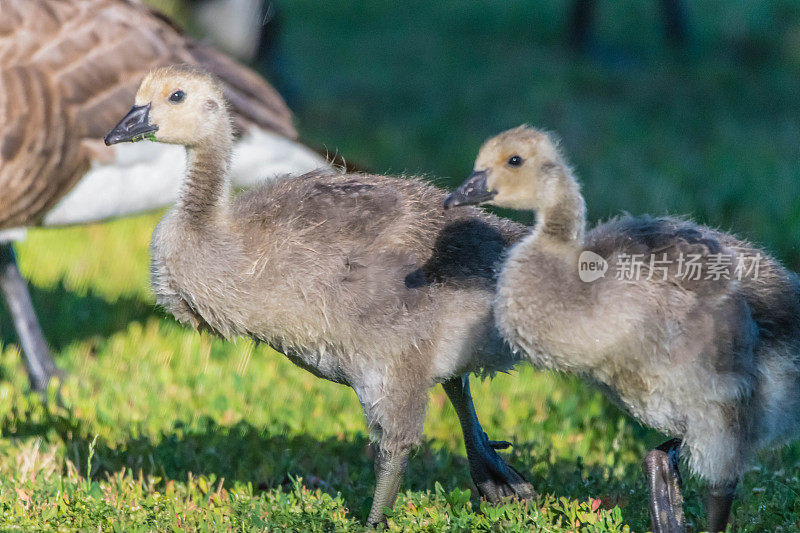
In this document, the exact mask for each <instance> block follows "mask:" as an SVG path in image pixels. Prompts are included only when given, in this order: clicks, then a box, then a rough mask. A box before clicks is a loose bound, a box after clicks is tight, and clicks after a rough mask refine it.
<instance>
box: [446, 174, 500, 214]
mask: <svg viewBox="0 0 800 533" xmlns="http://www.w3.org/2000/svg"><path fill="white" fill-rule="evenodd" d="M495 194H497V191H490V190H489V188H488V187H487V186H486V171H485V170H473V171H472V174H470V175H469V178H467V181H465V182H464V183H462V184H461V185H460V186H459V187H458V189H456V190H455V191H453V192H452V193H450V194H449V195H448V196H447V198H445V199H444V208H445V209H450V208H451V207H456V206H459V205H477V204H482V203H483V202H488V201H489V200H491V199H492V198H494V195H495Z"/></svg>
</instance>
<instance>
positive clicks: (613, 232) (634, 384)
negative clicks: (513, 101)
mask: <svg viewBox="0 0 800 533" xmlns="http://www.w3.org/2000/svg"><path fill="white" fill-rule="evenodd" d="M481 203H487V204H493V205H497V206H502V207H510V208H514V209H525V210H535V211H536V216H537V223H536V226H535V228H534V230H533V232H532V233H531V234H529V235H528V236H527V237H525V238H524V239H523V240H522V241H521V242H519V243H518V244H516V245H515V246H514V247H513V248H512V249H511V251H510V253H509V255H508V258H507V260H506V262H505V264H504V265H503V270H502V272H501V274H500V276H499V279H498V289H497V297H496V300H495V306H494V310H495V320H496V322H497V325H498V328H499V329H500V332H501V334H502V335H503V336H504V337H505V339H506V340H507V341H508V342H509V343H510V344H511V346H512V347H514V348H515V349H517V350H519V351H521V352H524V353H525V354H527V355H528V357H529V358H530V360H531V361H532V362H533V363H534V364H535V365H537V366H540V367H543V368H548V369H553V370H557V371H562V372H570V373H575V374H578V375H581V376H583V377H585V378H587V379H588V380H589V381H591V382H593V383H594V384H596V385H597V386H599V388H600V389H601V390H603V391H604V392H605V393H606V394H607V396H608V397H609V398H610V399H611V400H612V401H614V402H615V403H616V404H617V405H619V406H620V407H621V408H622V409H624V410H626V411H627V412H628V413H630V414H631V415H632V416H634V417H635V418H636V419H638V420H639V421H641V422H642V423H644V424H647V425H649V426H651V427H653V428H655V429H657V430H659V431H661V432H663V433H665V434H667V435H672V436H674V437H677V438H676V439H673V440H671V441H668V442H666V443H664V444H663V445H662V446H660V447H659V448H658V449H656V450H653V451H651V452H650V453H649V454H648V455H647V457H646V458H645V460H644V463H643V468H644V470H645V474H646V475H647V477H648V481H649V487H650V492H651V494H650V511H651V517H652V522H653V530H654V531H657V532H664V531H669V532H676V531H681V532H682V531H683V526H684V518H683V510H682V497H681V494H680V475H679V472H678V464H677V461H678V452H679V450H681V451H686V452H688V465H689V468H690V470H691V471H692V472H693V473H695V474H696V475H698V476H700V477H701V478H703V479H704V480H705V481H707V482H708V484H709V492H710V499H709V503H708V508H707V515H708V530H710V531H724V530H725V527H726V525H727V522H728V517H729V514H730V509H731V504H732V500H733V497H734V491H735V488H736V486H737V483H738V482H739V480H740V479H741V477H742V475H743V473H744V472H745V469H746V468H747V466H748V464H749V462H750V460H751V458H752V457H753V454H754V453H755V452H756V451H758V450H759V449H762V448H767V447H772V446H776V445H778V444H782V443H785V442H786V441H788V440H790V439H792V438H795V437H796V435H797V433H798V428H799V427H800V358H799V357H798V356H799V355H800V283H799V282H798V277H797V275H795V274H794V273H792V272H789V271H787V270H786V269H785V268H784V267H783V266H781V265H780V263H779V262H778V261H777V260H775V259H774V258H772V257H770V256H768V255H767V254H766V253H765V252H763V251H762V250H760V249H758V248H756V247H754V246H753V245H751V244H749V243H747V242H744V241H741V240H739V239H737V238H736V237H734V236H732V235H729V234H726V233H722V232H719V231H716V230H713V229H710V228H707V227H704V226H700V225H697V224H694V223H692V222H689V221H686V220H681V219H678V218H668V217H664V218H653V217H649V216H639V217H632V216H623V217H619V218H616V219H613V220H611V221H610V222H607V223H604V224H600V225H598V226H597V227H595V228H594V229H592V230H590V231H589V232H588V233H587V232H585V225H586V216H585V209H584V200H583V197H582V195H581V192H580V188H579V185H578V182H577V181H576V179H575V177H574V176H573V173H572V171H571V169H570V167H569V166H568V165H567V163H566V162H565V160H564V157H563V156H562V155H561V153H559V150H558V149H557V147H556V145H555V144H554V142H553V141H552V140H551V139H550V138H549V137H548V136H547V135H546V134H544V133H542V132H540V131H537V130H535V129H533V128H530V127H526V126H521V127H518V128H515V129H512V130H509V131H506V132H504V133H502V134H500V135H498V136H497V137H494V138H492V139H490V140H489V141H487V142H486V143H485V144H484V145H483V147H482V148H481V150H480V152H479V154H478V158H477V160H476V162H475V166H474V170H473V172H472V174H471V175H470V177H469V179H467V181H465V182H464V183H463V184H462V185H461V186H460V187H459V188H458V189H457V190H456V191H455V192H454V193H452V194H451V195H449V196H448V197H447V199H446V200H445V207H446V208H447V207H454V206H458V205H466V204H481ZM636 261H638V263H636ZM636 265H638V267H637V266H636ZM690 265H693V266H691V269H692V270H689V269H690ZM724 267H727V273H726V269H725V268H724Z"/></svg>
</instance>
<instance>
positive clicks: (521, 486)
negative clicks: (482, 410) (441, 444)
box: [442, 376, 536, 502]
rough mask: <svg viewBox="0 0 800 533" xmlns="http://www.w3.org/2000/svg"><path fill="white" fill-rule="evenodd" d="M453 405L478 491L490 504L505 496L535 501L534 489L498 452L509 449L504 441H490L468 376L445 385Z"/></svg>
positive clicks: (451, 380)
mask: <svg viewBox="0 0 800 533" xmlns="http://www.w3.org/2000/svg"><path fill="white" fill-rule="evenodd" d="M442 387H444V390H445V392H446V393H447V397H448V398H449V399H450V402H451V403H452V404H453V407H454V408H455V410H456V414H457V415H458V420H459V421H460V422H461V430H462V431H463V432H464V445H465V447H466V449H467V459H468V460H469V471H470V474H471V475H472V481H473V482H474V483H475V486H476V487H478V492H479V493H480V494H481V496H483V497H484V498H486V499H487V500H489V501H490V502H498V501H500V500H501V499H502V498H504V497H506V496H516V497H517V498H522V499H528V498H535V497H536V491H534V490H533V486H532V485H531V484H530V483H528V482H527V481H525V478H524V477H522V475H521V474H520V473H519V472H517V471H516V470H515V469H514V468H512V467H511V466H509V465H507V464H506V463H505V462H504V461H503V459H502V458H501V457H500V455H498V453H497V452H496V451H495V450H500V449H503V448H508V447H509V446H511V444H510V443H508V442H505V441H499V442H498V441H490V440H489V438H488V437H487V435H486V433H485V432H484V431H483V428H482V427H481V423H480V421H478V415H477V414H476V413H475V406H474V405H473V404H472V396H470V393H469V376H464V377H463V378H461V377H458V378H452V379H450V380H448V381H445V382H444V383H442Z"/></svg>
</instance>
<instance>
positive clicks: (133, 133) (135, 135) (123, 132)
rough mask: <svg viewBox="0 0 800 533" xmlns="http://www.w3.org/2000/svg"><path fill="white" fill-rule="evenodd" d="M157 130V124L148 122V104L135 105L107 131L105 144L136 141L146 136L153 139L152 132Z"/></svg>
mask: <svg viewBox="0 0 800 533" xmlns="http://www.w3.org/2000/svg"><path fill="white" fill-rule="evenodd" d="M157 131H158V126H156V125H155V124H150V104H147V105H135V106H133V107H132V108H131V110H130V111H128V114H127V115H125V116H124V117H122V120H120V121H119V124H117V125H116V126H115V127H114V129H113V130H111V131H109V132H108V135H106V138H105V141H106V146H111V145H112V144H117V143H121V142H128V141H130V142H136V141H141V140H144V139H146V138H152V139H155V137H154V136H153V133H155V132H157Z"/></svg>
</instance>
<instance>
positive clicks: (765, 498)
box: [0, 0, 800, 532]
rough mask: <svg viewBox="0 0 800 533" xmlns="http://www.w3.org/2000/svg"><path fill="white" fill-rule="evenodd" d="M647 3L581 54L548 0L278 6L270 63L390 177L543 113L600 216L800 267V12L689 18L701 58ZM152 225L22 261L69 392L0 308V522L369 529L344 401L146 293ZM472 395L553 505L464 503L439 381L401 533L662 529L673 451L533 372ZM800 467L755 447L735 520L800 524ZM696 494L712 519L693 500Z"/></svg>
mask: <svg viewBox="0 0 800 533" xmlns="http://www.w3.org/2000/svg"><path fill="white" fill-rule="evenodd" d="M656 4H657V2H640V3H634V4H631V3H626V4H625V5H624V7H620V6H621V4H617V3H614V2H601V6H602V9H601V13H600V18H599V25H598V45H597V47H596V48H595V50H594V51H593V53H592V54H591V56H590V57H589V58H578V57H575V56H573V55H571V54H570V53H569V52H567V51H566V50H565V49H564V47H563V46H562V44H561V42H560V41H561V40H562V35H563V32H564V27H563V26H564V18H565V17H564V14H565V9H564V2H560V1H555V0H552V1H546V2H539V3H534V2H527V1H522V0H519V1H511V2H487V3H480V4H478V3H464V2H454V1H445V2H439V3H432V2H431V3H428V2H418V1H414V2H406V3H403V4H402V5H398V6H390V5H389V4H388V3H386V4H382V3H381V4H378V3H369V4H368V3H364V2H359V3H354V4H353V5H350V4H345V3H319V2H311V1H310V0H294V1H292V2H288V1H286V2H283V3H281V5H280V7H281V8H282V11H281V13H282V17H283V19H282V20H283V34H282V40H281V50H282V54H283V55H282V64H283V70H281V71H280V72H279V74H281V75H282V76H283V78H284V79H283V83H284V84H285V83H286V80H290V81H291V85H292V87H290V88H289V89H288V90H287V91H286V92H287V93H288V95H289V97H290V98H293V102H294V107H295V108H296V109H297V112H298V122H299V126H300V129H301V132H302V135H303V137H304V138H305V139H308V140H309V141H311V142H313V143H315V144H318V145H325V146H327V147H329V148H330V149H331V150H338V151H339V152H340V153H342V154H344V155H345V156H347V157H348V158H352V159H353V160H355V161H357V162H358V163H360V164H362V165H365V166H369V167H371V168H373V169H375V170H378V171H395V172H396V171H401V170H409V171H413V172H426V173H429V174H430V175H432V176H437V178H435V179H436V181H437V182H439V183H441V184H443V185H445V186H452V185H454V184H455V183H457V182H459V181H460V180H461V179H462V178H463V177H464V176H466V174H467V173H468V171H469V170H470V167H471V161H472V159H473V157H474V155H475V152H476V150H477V148H478V146H479V143H480V142H481V141H482V140H483V139H484V138H485V137H487V136H489V135H492V134H493V133H496V132H497V131H499V130H502V129H504V128H507V127H509V126H513V125H516V124H518V123H521V122H529V123H531V124H534V125H537V126H542V127H545V128H548V129H551V130H554V131H556V132H558V133H559V134H560V135H561V136H562V138H563V144H564V147H565V150H566V151H567V153H568V154H569V155H570V157H571V159H572V161H573V162H574V163H575V166H576V169H577V171H578V174H579V175H580V176H581V177H582V179H583V181H584V190H585V193H586V197H587V202H588V204H589V207H590V215H591V217H592V218H594V219H596V218H600V217H606V216H608V215H611V214H614V213H617V212H619V211H622V210H627V211H630V212H634V213H639V212H652V213H665V212H671V213H690V214H693V215H695V216H696V217H698V218H699V219H701V220H703V221H705V222H708V223H709V224H712V225H715V226H721V227H724V228H732V229H734V230H736V231H738V232H740V233H742V234H744V235H747V236H749V237H751V238H753V239H755V240H757V241H758V242H761V243H763V244H765V245H766V246H767V247H768V248H770V249H772V250H774V251H775V252H776V253H777V255H778V256H779V257H780V258H781V259H783V260H784V261H786V262H787V264H789V265H791V266H793V267H795V268H798V267H800V253H798V239H800V179H799V178H800V172H798V170H796V169H797V168H798V167H799V165H798V162H800V157H799V156H800V105H798V104H797V102H800V82H799V81H798V80H800V61H798V60H797V57H800V55H798V52H800V12H799V11H798V8H797V7H795V6H794V4H791V3H789V2H760V3H757V4H755V3H750V2H736V3H726V4H723V3H713V4H712V3H703V4H700V3H691V4H690V7H691V16H692V19H691V20H692V25H693V37H692V41H691V43H690V47H689V49H688V50H687V51H685V52H684V53H681V54H673V53H671V52H669V51H667V50H666V49H665V47H664V44H663V42H662V39H661V36H660V33H659V27H658V16H657V11H656V8H655V6H656ZM179 12H180V11H179ZM277 81H278V82H280V81H281V80H280V79H279V80H277ZM156 220H157V216H155V215H148V216H143V217H138V218H133V219H128V220H121V221H116V222H112V223H108V224H104V225H96V226H88V227H81V228H71V229H64V230H35V231H32V232H31V233H30V236H29V238H28V240H27V241H26V242H25V243H23V244H21V245H20V246H19V247H18V251H19V256H20V261H21V266H22V269H23V271H24V273H25V275H26V276H27V277H28V279H30V280H31V288H32V293H33V298H34V301H35V305H36V307H37V309H38V311H39V315H40V318H41V320H42V323H43V326H44V329H45V333H46V335H47V338H48V341H49V342H50V344H51V346H52V348H53V351H54V353H55V356H56V359H57V361H58V364H59V365H60V366H61V367H62V368H64V369H65V370H66V372H67V377H66V378H65V380H64V383H63V387H62V390H61V395H60V396H61V397H60V400H59V401H54V400H55V398H53V397H52V395H51V401H49V402H42V401H41V399H40V398H38V397H37V396H34V395H30V394H28V393H26V390H27V384H26V380H25V377H24V374H23V371H22V365H21V362H20V357H19V352H18V347H17V345H16V340H15V337H14V335H13V332H12V331H11V326H10V322H9V319H8V315H7V314H4V311H3V314H0V342H1V343H2V344H0V378H2V380H0V529H3V530H5V529H13V528H17V529H19V530H32V529H67V530H70V529H85V530H93V531H97V530H98V529H100V530H104V531H105V530H118V531H136V530H140V531H148V530H209V531H216V530H225V529H229V530H247V531H249V530H279V529H286V530H309V531H313V530H318V531H334V530H339V531H352V530H358V528H359V527H360V524H362V523H363V522H364V520H365V518H366V515H367V512H368V510H369V504H370V499H371V494H372V488H373V483H374V475H373V470H372V463H371V450H370V447H369V440H368V437H367V434H366V431H365V428H364V423H363V419H362V415H361V412H360V408H359V406H358V402H357V400H356V398H355V396H354V394H353V393H352V391H351V390H350V389H347V388H345V387H341V386H337V385H334V384H331V383H327V382H324V381H321V380H319V379H317V378H314V377H313V376H311V375H310V374H308V373H306V372H304V371H302V370H299V369H297V368H296V367H294V366H292V365H291V364H290V363H289V362H288V361H286V360H285V359H284V358H283V357H282V356H280V355H278V354H276V353H274V352H273V351H271V350H270V349H268V348H266V347H263V346H260V347H254V346H253V344H252V343H250V342H248V341H244V340H240V341H238V342H237V343H225V342H222V341H219V340H214V339H212V338H210V337H208V336H203V335H199V334H197V333H195V332H192V331H190V330H188V329H186V328H184V327H181V326H179V325H178V324H176V323H175V322H174V321H173V320H172V319H170V318H168V317H165V316H164V314H163V312H162V311H161V310H159V309H157V308H156V307H155V306H154V304H153V298H152V295H151V293H150V290H149V288H148V280H147V277H148V252H147V244H148V240H149V235H150V232H151V230H152V227H153V226H154V224H155V222H156ZM473 387H474V391H473V392H474V397H475V401H476V403H477V409H478V411H479V416H480V417H481V419H482V421H483V422H484V426H485V428H486V430H487V431H488V433H489V434H490V436H491V437H493V438H498V439H508V440H511V441H513V442H514V443H515V444H516V446H515V447H514V448H513V449H512V451H511V452H510V454H509V461H510V462H511V463H512V464H514V465H515V466H516V467H517V468H518V469H519V470H520V471H522V472H524V473H525V474H526V476H527V477H528V479H529V480H530V481H531V482H532V483H533V484H534V485H535V487H536V488H537V489H538V490H539V491H540V492H541V493H542V494H543V496H542V497H541V498H540V499H539V500H537V501H535V502H531V503H528V504H520V503H508V504H506V505H502V506H497V507H492V506H488V505H486V504H485V503H482V502H480V501H479V500H477V499H476V498H475V494H474V491H472V492H470V493H468V492H467V491H469V490H470V487H471V485H470V479H469V475H468V472H467V464H466V459H465V457H464V448H463V443H462V440H461V435H460V430H459V428H458V422H457V420H456V417H455V415H454V413H453V410H452V408H451V407H450V406H449V404H448V403H447V401H446V399H445V396H444V394H443V393H442V391H441V390H440V389H438V388H437V389H435V390H433V391H432V393H431V400H430V407H429V414H428V419H427V422H426V426H425V435H426V437H425V442H424V443H423V445H422V446H421V447H420V448H419V449H418V450H417V451H416V452H415V453H414V455H413V457H412V459H411V462H410V467H409V472H408V475H407V477H406V481H405V485H404V492H403V493H402V494H401V496H400V498H399V500H398V503H397V505H396V506H395V509H394V510H393V511H392V513H391V517H390V519H389V523H388V528H389V529H392V530H396V531H404V530H406V531H407V530H411V531H416V530H425V531H441V530H447V529H450V530H454V531H469V530H478V531H481V530H482V531H491V530H495V531H500V530H503V531H505V530H509V531H512V530H528V529H543V530H546V531H570V530H572V531H575V530H581V531H621V530H623V527H624V526H625V525H628V526H629V527H630V529H631V530H634V531H643V530H646V529H647V528H648V526H649V524H648V517H647V512H646V500H645V498H644V496H643V493H644V490H645V486H644V483H643V481H642V479H641V478H642V476H641V470H640V466H639V464H640V463H639V462H640V459H641V457H642V456H643V454H644V452H645V451H646V450H647V449H648V448H649V447H652V446H654V445H656V444H659V443H660V442H661V440H662V439H663V437H662V436H660V435H658V434H656V433H654V432H652V431H649V430H646V429H644V428H642V427H641V426H639V425H637V424H636V423H635V422H633V421H632V420H631V419H629V418H628V417H626V416H625V415H623V414H622V413H620V412H619V411H618V410H617V409H616V408H614V407H612V406H611V405H610V404H609V403H608V402H606V401H605V400H604V399H603V398H602V396H601V395H600V394H598V393H597V392H595V391H594V390H593V389H591V388H590V387H587V386H586V385H584V384H583V383H581V382H580V381H578V380H575V379H569V378H564V377H560V376H555V375H551V374H545V373H540V372H536V371H534V370H532V369H531V368H529V367H520V368H519V371H518V372H515V373H513V374H511V375H501V376H498V377H497V378H495V379H494V380H493V381H491V382H489V381H487V382H483V383H475V382H473ZM799 477H800V446H798V445H796V444H795V445H793V446H790V447H787V448H785V449H783V450H779V451H777V452H772V453H767V454H764V455H762V456H760V457H759V458H758V462H757V464H756V467H755V468H754V469H753V470H752V471H750V472H749V473H748V474H747V476H746V478H745V480H744V483H743V486H742V487H741V490H740V498H739V499H738V500H737V502H736V504H735V507H734V515H733V528H732V529H733V530H735V531H753V532H755V531H765V530H769V531H779V530H783V531H795V530H797V529H798V528H800V497H798V492H797V490H798V489H797V486H798V478H799ZM685 487H686V488H685V494H686V497H687V501H686V510H687V515H688V519H689V522H690V523H691V525H692V528H693V529H694V530H698V529H699V526H700V525H701V524H703V522H704V521H703V505H702V491H703V487H702V486H701V485H700V484H699V483H698V482H697V481H696V480H692V479H689V480H687V482H686V485H685ZM598 505H599V507H598ZM576 520H577V521H578V524H577V525H576Z"/></svg>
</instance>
